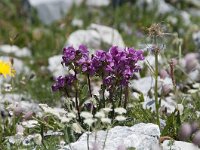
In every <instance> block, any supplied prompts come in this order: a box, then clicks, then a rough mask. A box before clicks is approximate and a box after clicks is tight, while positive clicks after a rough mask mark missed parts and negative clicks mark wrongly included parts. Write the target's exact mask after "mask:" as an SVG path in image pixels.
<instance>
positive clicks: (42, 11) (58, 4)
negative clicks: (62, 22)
mask: <svg viewBox="0 0 200 150" xmlns="http://www.w3.org/2000/svg"><path fill="white" fill-rule="evenodd" d="M27 2H28V3H26V4H25V5H27V4H28V5H30V7H31V8H34V9H36V11H37V14H38V17H39V19H40V20H41V21H42V22H43V23H44V24H47V25H49V24H51V23H52V22H53V21H56V20H59V19H61V18H63V17H64V16H65V15H66V14H67V13H68V12H69V10H70V9H71V7H72V6H73V4H78V5H79V4H80V3H82V0H27Z"/></svg>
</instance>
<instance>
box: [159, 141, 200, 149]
mask: <svg viewBox="0 0 200 150" xmlns="http://www.w3.org/2000/svg"><path fill="white" fill-rule="evenodd" d="M162 148H163V150H171V149H173V150H200V149H199V148H198V147H197V146H195V145H194V144H192V143H188V142H183V141H169V140H165V141H164V142H163V144H162Z"/></svg>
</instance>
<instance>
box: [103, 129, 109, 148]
mask: <svg viewBox="0 0 200 150" xmlns="http://www.w3.org/2000/svg"><path fill="white" fill-rule="evenodd" d="M107 137H108V129H107V131H106V137H105V140H104V142H103V148H102V149H103V150H104V148H105V146H106V140H107Z"/></svg>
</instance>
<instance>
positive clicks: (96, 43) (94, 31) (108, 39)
mask: <svg viewBox="0 0 200 150" xmlns="http://www.w3.org/2000/svg"><path fill="white" fill-rule="evenodd" d="M80 44H85V45H87V47H88V48H90V49H99V48H101V45H108V46H111V45H117V46H119V47H125V44H124V41H123V39H122V37H121V35H120V34H119V32H118V31H117V30H115V29H113V28H111V27H108V26H103V25H98V24H91V25H90V26H89V27H88V29H87V30H77V31H75V32H73V33H72V34H71V35H70V36H69V38H68V41H67V43H66V45H73V46H74V47H75V48H78V47H79V45H80Z"/></svg>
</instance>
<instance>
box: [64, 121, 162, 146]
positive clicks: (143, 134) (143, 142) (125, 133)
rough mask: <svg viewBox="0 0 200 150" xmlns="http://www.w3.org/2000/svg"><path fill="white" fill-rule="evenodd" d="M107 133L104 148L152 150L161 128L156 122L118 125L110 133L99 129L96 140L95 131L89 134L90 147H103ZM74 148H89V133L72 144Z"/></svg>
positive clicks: (156, 142)
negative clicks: (128, 125)
mask: <svg viewBox="0 0 200 150" xmlns="http://www.w3.org/2000/svg"><path fill="white" fill-rule="evenodd" d="M106 134H107V140H106V142H105V149H104V150H117V149H118V148H119V147H122V146H123V147H124V148H130V147H134V148H136V150H150V149H151V148H152V147H153V146H154V145H155V144H158V138H159V136H160V130H159V128H158V126H157V125H155V124H151V123H148V124H145V123H140V124H136V125H134V126H132V127H127V126H116V127H114V128H112V129H110V130H108V133H106V131H102V130H101V131H97V133H96V137H97V138H96V142H95V133H90V134H89V147H90V148H91V149H92V147H93V148H94V147H98V149H102V148H103V143H104V141H105V138H106ZM70 146H71V148H72V149H73V150H80V149H81V150H87V149H88V148H87V133H84V134H83V135H82V136H81V137H80V138H79V140H78V141H76V142H75V143H71V144H70ZM63 149H64V150H69V149H70V148H69V146H68V145H67V146H65V147H64V148H63Z"/></svg>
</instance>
